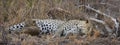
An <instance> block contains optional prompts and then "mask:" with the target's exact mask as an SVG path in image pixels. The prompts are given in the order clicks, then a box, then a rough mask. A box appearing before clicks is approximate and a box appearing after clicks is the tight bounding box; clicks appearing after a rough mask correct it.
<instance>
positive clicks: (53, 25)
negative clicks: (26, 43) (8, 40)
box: [9, 19, 89, 37]
mask: <svg viewBox="0 0 120 45" xmlns="http://www.w3.org/2000/svg"><path fill="white" fill-rule="evenodd" d="M31 26H34V27H37V28H39V35H43V34H51V35H53V37H56V36H59V37H62V36H64V37H67V35H69V34H71V33H72V34H77V35H87V34H88V32H89V29H88V27H89V23H88V22H87V21H84V20H69V21H63V20H58V19H31V20H27V21H24V22H21V23H19V24H15V25H13V26H10V27H9V30H10V31H22V30H23V29H24V28H26V27H31Z"/></svg>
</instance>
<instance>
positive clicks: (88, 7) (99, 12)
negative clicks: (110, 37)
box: [79, 5, 119, 34]
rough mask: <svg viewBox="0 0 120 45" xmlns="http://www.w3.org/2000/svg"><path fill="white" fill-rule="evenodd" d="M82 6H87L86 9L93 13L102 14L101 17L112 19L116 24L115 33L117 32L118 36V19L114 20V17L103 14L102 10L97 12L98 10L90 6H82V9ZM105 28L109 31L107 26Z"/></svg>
mask: <svg viewBox="0 0 120 45" xmlns="http://www.w3.org/2000/svg"><path fill="white" fill-rule="evenodd" d="M81 6H85V8H87V9H90V10H92V11H94V12H96V13H98V14H100V15H103V16H106V17H108V18H110V19H111V20H112V21H113V22H114V24H115V31H116V34H118V33H117V31H118V27H119V23H118V22H117V19H115V18H113V17H111V16H109V15H107V14H105V13H103V12H101V11H100V10H96V9H94V8H92V7H90V6H86V5H80V6H79V7H81ZM95 21H98V20H95ZM98 22H99V23H102V22H100V21H98ZM105 27H106V29H109V28H108V27H107V26H106V25H105Z"/></svg>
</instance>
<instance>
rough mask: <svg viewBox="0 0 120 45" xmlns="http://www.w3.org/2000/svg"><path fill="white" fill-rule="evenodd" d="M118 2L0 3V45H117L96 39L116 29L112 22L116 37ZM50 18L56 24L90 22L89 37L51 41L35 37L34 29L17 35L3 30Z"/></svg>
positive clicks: (17, 0) (46, 0)
mask: <svg viewBox="0 0 120 45" xmlns="http://www.w3.org/2000/svg"><path fill="white" fill-rule="evenodd" d="M119 2H120V0H0V45H119V44H120V39H119V37H117V38H116V37H114V38H111V37H103V36H102V37H99V36H101V34H102V35H103V34H105V35H109V34H108V33H109V30H108V29H110V32H111V30H112V33H115V31H116V29H117V28H116V27H115V26H116V24H115V21H114V20H112V18H114V19H117V21H118V22H119V27H118V30H117V31H118V32H117V33H118V36H120V34H119V32H120V16H119V15H120V8H119V7H120V5H119V4H120V3H119ZM81 5H84V6H81ZM88 5H89V6H90V7H92V8H93V9H91V8H90V7H89V6H88ZM94 9H96V10H94ZM98 10H99V11H100V12H99V11H98ZM105 15H107V16H105ZM109 16H110V17H109ZM51 17H52V18H53V19H60V20H72V19H78V20H89V18H93V20H89V21H90V23H91V24H92V25H91V26H93V36H90V37H89V38H88V37H81V36H75V35H73V36H69V37H68V38H63V37H61V38H51V37H52V36H51V35H42V36H41V37H39V36H37V35H38V33H39V31H38V28H34V27H26V28H24V29H23V31H22V32H21V33H20V34H16V33H12V34H9V33H8V30H5V28H6V27H9V26H11V25H14V24H17V23H20V22H22V21H26V20H28V21H29V19H48V18H51ZM111 17H112V18H111ZM94 19H98V20H99V21H103V22H97V21H95V20H94ZM33 23H34V21H30V22H28V25H27V26H30V25H32V26H33V25H34V24H33ZM104 23H105V24H104ZM106 27H107V28H106Z"/></svg>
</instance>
